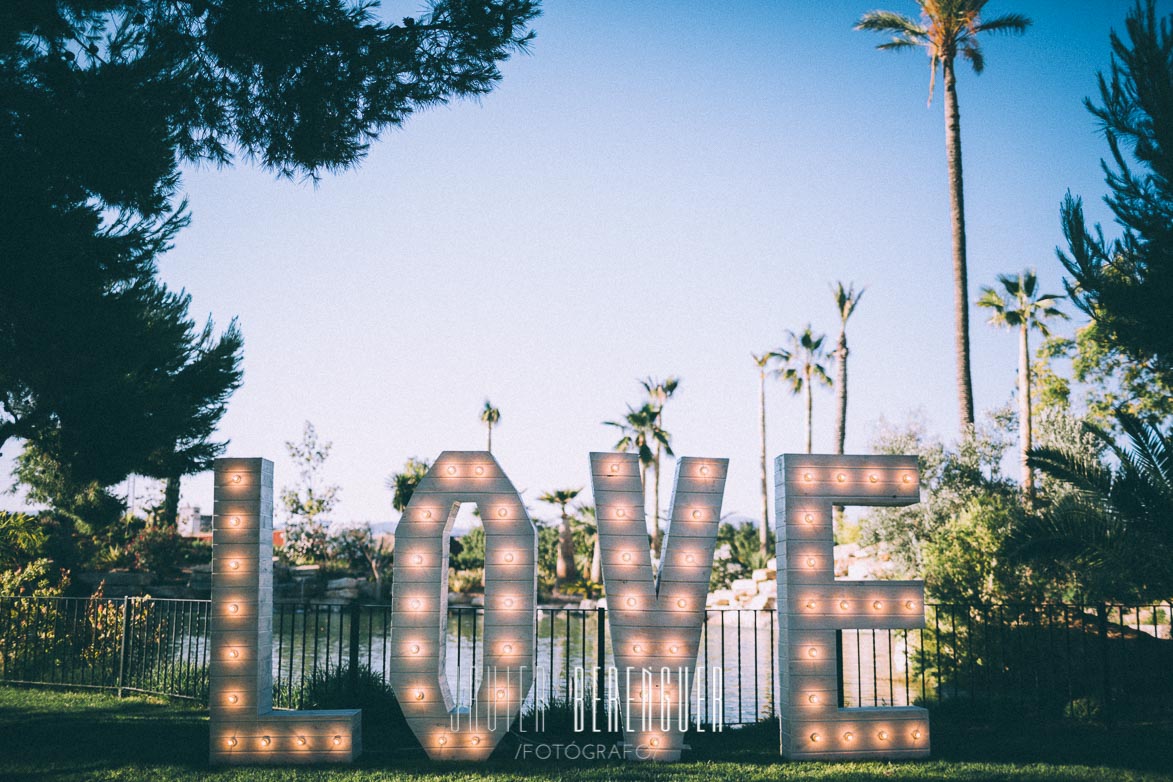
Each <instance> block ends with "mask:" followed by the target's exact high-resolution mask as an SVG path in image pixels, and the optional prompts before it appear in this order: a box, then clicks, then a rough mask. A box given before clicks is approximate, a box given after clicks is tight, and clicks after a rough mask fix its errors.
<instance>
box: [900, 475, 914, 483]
mask: <svg viewBox="0 0 1173 782" xmlns="http://www.w3.org/2000/svg"><path fill="white" fill-rule="evenodd" d="M900 482H901V483H912V476H911V475H908V474H907V473H905V474H904V475H903V476H901V478H900Z"/></svg>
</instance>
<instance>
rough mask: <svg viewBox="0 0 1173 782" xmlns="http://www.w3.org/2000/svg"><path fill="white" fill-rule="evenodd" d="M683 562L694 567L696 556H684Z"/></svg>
mask: <svg viewBox="0 0 1173 782" xmlns="http://www.w3.org/2000/svg"><path fill="white" fill-rule="evenodd" d="M684 561H685V563H686V564H689V565H695V564H696V556H695V555H693V554H685V555H684Z"/></svg>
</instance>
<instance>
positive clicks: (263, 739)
mask: <svg viewBox="0 0 1173 782" xmlns="http://www.w3.org/2000/svg"><path fill="white" fill-rule="evenodd" d="M272 743H273V739H271V738H269V737H268V736H261V746H262V747H267V746H269V745H270V744H272Z"/></svg>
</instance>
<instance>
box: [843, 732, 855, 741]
mask: <svg viewBox="0 0 1173 782" xmlns="http://www.w3.org/2000/svg"><path fill="white" fill-rule="evenodd" d="M854 738H855V734H854V733H852V732H851V731H847V732H846V733H844V734H843V740H844V741H852V740H853V739H854Z"/></svg>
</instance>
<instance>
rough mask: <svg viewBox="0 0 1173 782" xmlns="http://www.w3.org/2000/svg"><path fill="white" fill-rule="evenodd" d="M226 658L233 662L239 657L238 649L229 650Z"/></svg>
mask: <svg viewBox="0 0 1173 782" xmlns="http://www.w3.org/2000/svg"><path fill="white" fill-rule="evenodd" d="M228 656H229V657H231V658H232V659H233V660H235V659H237V658H238V657H240V651H239V650H238V649H229V650H228Z"/></svg>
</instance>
